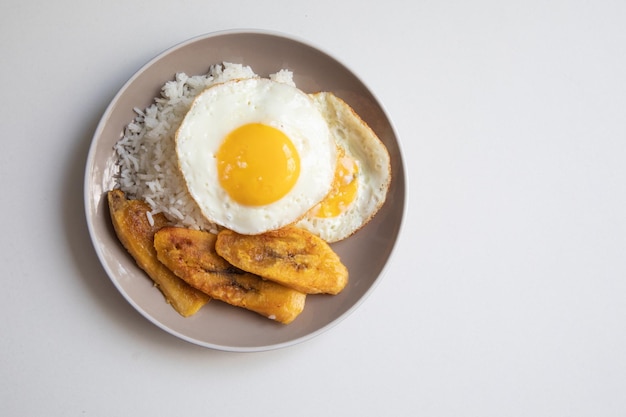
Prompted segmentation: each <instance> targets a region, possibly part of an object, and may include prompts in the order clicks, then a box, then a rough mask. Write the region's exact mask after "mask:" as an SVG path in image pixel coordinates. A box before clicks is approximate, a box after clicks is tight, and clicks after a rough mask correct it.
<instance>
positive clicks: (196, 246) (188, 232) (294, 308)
mask: <svg viewBox="0 0 626 417" xmlns="http://www.w3.org/2000/svg"><path fill="white" fill-rule="evenodd" d="M216 239H217V236H216V235H214V234H212V233H209V232H204V231H198V230H192V229H187V228H180V227H165V228H162V229H160V230H159V231H158V232H156V234H155V237H154V247H155V248H156V252H157V255H158V258H159V260H160V261H161V262H162V263H163V264H164V265H166V266H167V267H168V268H169V269H171V270H172V271H173V272H174V273H175V274H176V275H177V276H179V277H180V278H182V279H183V280H184V281H186V282H187V283H189V284H190V285H191V286H193V287H194V288H197V289H198V290H201V291H203V292H204V293H206V294H208V295H210V296H211V297H212V298H215V299H217V300H221V301H224V302H226V303H228V304H231V305H234V306H238V307H243V308H245V309H248V310H251V311H254V312H256V313H259V314H261V315H263V316H265V317H268V318H270V319H273V320H276V321H278V322H280V323H284V324H288V323H291V322H292V321H293V320H294V319H295V318H296V317H297V316H298V315H299V314H300V313H301V312H302V310H303V309H304V302H305V298H306V295H305V294H303V293H302V292H299V291H296V290H293V289H291V288H287V287H285V286H282V285H280V284H276V283H274V282H272V281H266V280H263V279H261V278H260V277H259V276H257V275H253V274H251V273H248V272H245V271H242V270H241V269H238V268H235V267H234V266H232V265H231V264H229V263H228V262H227V261H226V260H224V258H222V257H221V256H219V255H218V254H217V253H216V252H215V241H216Z"/></svg>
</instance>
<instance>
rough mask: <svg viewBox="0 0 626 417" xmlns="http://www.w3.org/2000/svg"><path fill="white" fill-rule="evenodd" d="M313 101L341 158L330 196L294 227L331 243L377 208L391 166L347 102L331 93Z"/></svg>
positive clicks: (318, 95)
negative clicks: (327, 126)
mask: <svg viewBox="0 0 626 417" xmlns="http://www.w3.org/2000/svg"><path fill="white" fill-rule="evenodd" d="M311 97H312V98H313V101H314V102H315V104H316V106H317V107H318V108H319V110H320V111H321V113H322V115H323V116H324V119H325V120H326V122H327V123H328V125H329V127H330V131H331V134H332V137H333V139H334V142H335V143H336V144H337V146H338V148H339V158H338V163H337V169H336V174H335V178H334V180H333V188H332V191H331V192H330V193H329V194H328V196H327V197H326V198H325V199H324V200H323V201H322V202H321V203H319V204H318V205H316V206H315V207H314V208H313V209H312V210H310V211H309V212H308V213H307V215H306V216H305V217H304V218H302V219H301V220H300V221H299V222H298V223H297V225H298V226H299V227H302V228H304V229H307V230H308V231H310V232H312V233H314V234H316V235H318V236H320V237H321V238H322V239H324V240H325V241H327V242H329V243H332V242H337V241H339V240H343V239H345V238H347V237H349V236H351V235H352V234H354V233H355V232H356V231H358V230H359V229H360V228H361V227H363V226H364V225H365V224H366V223H367V222H369V220H370V219H372V217H374V215H375V214H376V212H377V211H378V210H379V209H380V208H381V206H382V205H383V203H384V202H385V198H386V196H387V191H388V190H389V185H390V182H391V163H390V159H389V153H388V151H387V148H386V147H385V145H384V144H383V143H382V142H381V141H380V139H379V138H378V136H377V135H376V134H375V133H374V131H373V130H372V129H371V128H370V127H369V126H368V125H367V124H366V123H365V122H364V121H363V120H362V119H361V118H360V117H359V116H358V115H357V114H356V113H355V112H354V110H353V109H352V108H351V107H350V106H349V105H348V104H347V103H346V102H345V101H343V100H341V99H340V98H339V97H337V96H335V95H334V94H333V93H330V92H321V93H316V94H312V95H311Z"/></svg>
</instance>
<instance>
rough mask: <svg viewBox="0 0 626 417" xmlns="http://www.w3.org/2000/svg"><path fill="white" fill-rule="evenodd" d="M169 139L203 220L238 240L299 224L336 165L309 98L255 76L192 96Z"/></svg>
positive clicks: (327, 185) (333, 149) (326, 186)
mask: <svg viewBox="0 0 626 417" xmlns="http://www.w3.org/2000/svg"><path fill="white" fill-rule="evenodd" d="M175 140H176V155H177V160H178V166H179V169H180V172H181V173H182V176H183V178H184V181H185V184H186V186H187V190H188V191H189V194H190V195H191V197H192V198H193V199H194V200H195V202H196V203H197V204H198V206H199V208H200V210H201V212H202V213H203V215H204V216H205V217H206V218H207V219H208V220H209V221H211V222H214V223H216V224H218V225H220V226H222V227H225V228H227V229H231V230H234V231H236V232H238V233H241V234H260V233H263V232H266V231H269V230H275V229H278V228H281V227H283V226H285V225H288V224H291V223H293V222H295V221H297V220H298V219H300V218H301V217H302V216H303V215H304V214H305V213H306V212H307V211H309V210H310V209H311V208H312V207H313V206H315V205H316V204H318V203H319V202H320V201H321V200H322V199H323V198H324V197H325V196H326V195H327V194H328V193H329V190H330V187H331V184H332V180H333V176H334V172H335V166H336V161H337V155H336V152H337V151H336V149H337V147H336V145H335V143H334V141H333V139H332V136H331V134H330V129H329V126H328V124H327V123H326V120H325V119H324V117H323V116H322V114H321V112H320V111H319V109H318V108H317V106H316V105H315V103H314V101H313V100H312V98H311V97H310V96H308V95H307V94H305V93H304V92H302V91H301V90H299V89H297V88H296V87H294V86H292V85H289V84H285V83H281V82H275V81H272V80H269V79H265V78H258V77H255V78H250V79H240V80H232V81H228V82H225V83H221V84H217V85H214V86H212V87H209V88H208V89H206V90H205V91H203V92H202V93H200V94H199V95H198V96H197V97H196V99H195V100H194V102H193V104H192V106H191V108H190V110H189V111H188V113H187V114H186V115H185V118H184V119H183V121H182V123H181V125H180V127H179V129H178V131H177V133H176V139H175Z"/></svg>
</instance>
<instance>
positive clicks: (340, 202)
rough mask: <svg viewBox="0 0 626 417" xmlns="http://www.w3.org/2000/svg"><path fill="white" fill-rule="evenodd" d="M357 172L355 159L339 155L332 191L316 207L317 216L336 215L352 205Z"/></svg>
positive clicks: (315, 213)
mask: <svg viewBox="0 0 626 417" xmlns="http://www.w3.org/2000/svg"><path fill="white" fill-rule="evenodd" d="M357 172H358V167H357V164H356V161H355V160H354V159H352V158H350V157H348V156H345V155H341V156H340V157H339V160H338V163H337V169H336V170H335V177H334V178H333V185H332V188H331V191H330V193H328V195H327V196H326V198H324V200H323V201H322V202H321V203H320V204H318V205H317V207H316V208H315V209H314V212H313V213H314V215H315V216H316V217H336V216H338V215H340V214H341V213H343V212H344V211H345V210H346V209H347V208H348V207H349V206H350V203H352V202H353V201H354V199H355V198H356V191H357V188H358V181H357Z"/></svg>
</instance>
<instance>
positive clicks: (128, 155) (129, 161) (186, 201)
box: [114, 63, 295, 232]
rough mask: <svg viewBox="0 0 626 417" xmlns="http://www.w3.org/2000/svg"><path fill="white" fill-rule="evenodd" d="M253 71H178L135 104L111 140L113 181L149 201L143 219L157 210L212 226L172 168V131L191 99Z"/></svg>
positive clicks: (284, 77) (284, 73) (181, 221)
mask: <svg viewBox="0 0 626 417" xmlns="http://www.w3.org/2000/svg"><path fill="white" fill-rule="evenodd" d="M252 77H257V75H256V74H255V73H254V72H253V71H252V69H251V68H250V67H249V66H243V65H241V64H232V63H223V64H220V65H213V66H211V67H210V68H209V71H208V73H206V74H204V75H195V76H188V75H187V74H185V73H178V74H176V77H175V79H174V80H172V81H168V82H167V83H165V85H164V86H163V87H162V89H161V95H160V96H159V97H157V98H155V100H154V103H153V104H151V105H150V106H148V107H147V108H145V109H139V108H135V109H134V110H135V113H137V116H136V117H135V119H134V120H133V121H131V122H130V123H129V124H128V125H127V126H126V128H125V129H124V134H123V137H122V138H121V139H120V140H119V141H118V142H117V143H116V144H115V147H114V148H115V152H116V154H117V156H118V166H119V173H118V178H117V179H118V181H117V182H118V184H117V185H118V186H119V188H120V189H121V190H122V191H124V193H126V195H127V197H128V198H131V199H139V200H143V201H145V202H146V203H148V205H150V207H151V210H152V211H151V212H150V213H149V214H148V220H149V221H150V223H151V224H152V221H153V216H154V215H155V214H157V213H163V214H164V215H165V216H166V217H167V218H168V220H170V221H172V222H173V223H175V224H177V225H180V226H185V227H189V228H192V229H203V230H210V231H213V232H215V230H216V227H215V225H214V224H212V223H211V222H209V221H208V220H207V219H205V218H204V216H203V215H202V213H201V211H200V209H199V208H198V206H197V205H196V203H195V201H194V200H193V199H192V198H191V196H190V195H189V194H188V192H187V188H186V185H185V182H184V179H183V178H182V175H181V174H180V172H179V170H178V162H177V159H176V152H175V144H174V142H175V134H176V130H177V129H178V127H179V126H180V123H181V122H182V120H183V118H184V117H185V114H186V113H187V112H188V111H189V108H190V107H191V104H192V102H193V99H194V98H195V97H196V96H197V95H198V94H200V93H201V92H202V91H203V90H204V89H206V88H208V87H210V86H211V85H213V84H217V83H222V82H225V81H229V80H232V79H237V78H252ZM270 79H272V80H274V81H277V82H283V83H286V84H290V85H295V84H294V83H293V74H292V73H291V71H288V70H280V71H279V72H277V73H276V74H272V75H270Z"/></svg>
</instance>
